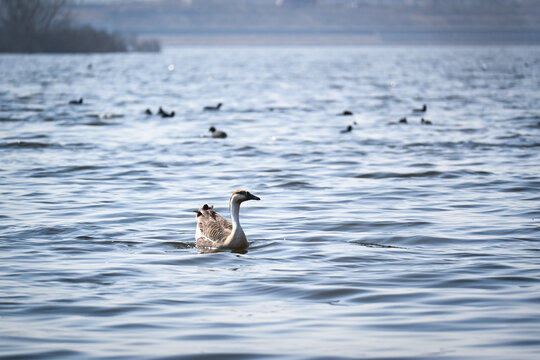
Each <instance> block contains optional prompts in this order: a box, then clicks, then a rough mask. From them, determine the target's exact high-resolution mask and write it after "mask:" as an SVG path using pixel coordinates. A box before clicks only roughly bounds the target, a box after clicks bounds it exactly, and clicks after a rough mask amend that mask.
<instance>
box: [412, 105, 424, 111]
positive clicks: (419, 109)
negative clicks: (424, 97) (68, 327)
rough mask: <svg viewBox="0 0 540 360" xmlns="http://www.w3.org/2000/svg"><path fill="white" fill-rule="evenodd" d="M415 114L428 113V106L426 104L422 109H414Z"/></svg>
mask: <svg viewBox="0 0 540 360" xmlns="http://www.w3.org/2000/svg"><path fill="white" fill-rule="evenodd" d="M413 111H414V112H426V111H427V105H426V104H424V106H422V107H421V108H420V109H413Z"/></svg>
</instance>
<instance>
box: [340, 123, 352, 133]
mask: <svg viewBox="0 0 540 360" xmlns="http://www.w3.org/2000/svg"><path fill="white" fill-rule="evenodd" d="M351 131H353V127H352V125H349V126H347V127H346V128H345V129H343V130H341V131H340V133H342V134H345V133H348V132H351Z"/></svg>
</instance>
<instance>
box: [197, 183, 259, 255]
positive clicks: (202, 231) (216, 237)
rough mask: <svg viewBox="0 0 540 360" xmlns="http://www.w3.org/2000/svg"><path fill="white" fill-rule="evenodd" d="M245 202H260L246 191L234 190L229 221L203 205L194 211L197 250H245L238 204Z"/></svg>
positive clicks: (212, 207) (245, 244) (246, 245)
mask: <svg viewBox="0 0 540 360" xmlns="http://www.w3.org/2000/svg"><path fill="white" fill-rule="evenodd" d="M247 200H260V198H259V197H257V196H255V195H253V194H251V193H250V192H249V191H246V190H236V191H234V192H233V193H232V195H231V199H230V200H229V210H230V212H231V220H232V222H231V221H229V220H227V219H225V218H224V217H223V216H221V215H220V214H218V213H217V212H215V211H214V206H213V205H212V206H209V205H207V204H204V205H203V206H202V207H201V208H200V209H199V210H196V211H195V212H196V217H197V229H196V231H195V239H196V241H197V247H199V248H217V249H221V248H229V249H241V248H247V247H248V246H249V243H248V242H247V238H246V234H244V230H243V229H242V226H240V204H242V203H243V202H244V201H247Z"/></svg>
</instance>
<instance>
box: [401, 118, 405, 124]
mask: <svg viewBox="0 0 540 360" xmlns="http://www.w3.org/2000/svg"><path fill="white" fill-rule="evenodd" d="M399 123H400V124H406V123H407V118H401V119H399Z"/></svg>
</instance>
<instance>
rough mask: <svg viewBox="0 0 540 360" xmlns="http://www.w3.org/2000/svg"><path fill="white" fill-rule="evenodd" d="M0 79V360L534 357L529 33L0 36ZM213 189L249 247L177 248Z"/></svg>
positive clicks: (534, 112)
mask: <svg viewBox="0 0 540 360" xmlns="http://www.w3.org/2000/svg"><path fill="white" fill-rule="evenodd" d="M0 79H1V80H0V194H1V197H0V204H1V205H0V259H1V260H0V359H35V358H39V359H163V360H164V359H167V360H170V359H197V360H202V359H306V360H307V359H309V360H323V359H359V358H370V359H390V358H391V359H432V358H437V359H464V358H466V359H486V358H489V359H510V358H512V359H538V358H539V357H540V281H539V280H540V252H539V249H540V246H539V245H540V243H539V239H540V231H539V230H540V220H539V218H540V192H539V190H540V156H539V153H540V124H539V123H540V96H539V94H540V48H538V47H506V48H504V47H503V48H497V47H480V48H473V47H471V48H457V47H456V48H454V47H448V48H435V47H425V48H412V47H410V48H408V47H403V48H347V47H335V48H333V47H325V48H315V47H314V48H309V47H306V48H294V47H291V48H279V47H268V48H264V47H263V48H242V47H238V48H235V47H230V48H218V47H216V48H212V47H209V48H176V49H175V48H169V49H165V51H164V52H163V53H161V54H127V55H126V54H117V55H0ZM80 97H82V98H83V99H84V101H83V104H81V105H69V104H68V102H69V100H72V99H78V98H80ZM218 102H222V103H223V107H222V108H221V110H220V111H215V112H209V111H203V110H202V109H203V107H204V106H206V105H214V104H216V103H218ZM423 104H427V107H428V109H427V112H426V113H414V112H413V111H412V109H414V108H419V107H421V106H422V105H423ZM159 106H162V107H163V108H164V109H165V110H166V111H175V117H173V118H161V117H159V116H156V115H153V116H148V115H145V114H144V110H145V109H146V108H151V110H152V111H153V112H154V113H155V112H156V111H157V109H158V107H159ZM344 110H350V111H351V112H353V113H354V115H353V116H339V115H338V114H339V113H341V112H342V111H344ZM403 117H406V118H407V120H408V123H407V124H403V123H399V119H401V118H403ZM422 117H424V118H425V119H429V120H430V121H431V122H432V125H422V124H421V123H420V119H421V118H422ZM353 122H356V125H354V129H353V131H352V132H349V133H341V130H343V129H345V128H346V127H347V126H348V125H350V124H353ZM212 125H213V126H216V127H217V128H218V129H220V130H224V131H226V132H227V133H228V137H227V138H226V139H212V138H210V137H208V134H209V133H208V131H207V130H208V128H209V127H210V126H212ZM235 189H246V190H249V191H250V192H252V193H253V194H255V195H258V196H260V197H261V199H262V200H261V201H251V202H246V203H244V204H243V205H242V209H241V212H240V217H241V222H242V225H243V228H244V230H245V232H246V234H247V236H248V239H249V241H250V242H251V245H250V247H249V248H248V249H247V252H245V251H244V252H231V251H219V252H209V251H199V249H197V248H196V247H195V239H194V236H195V214H194V213H193V212H192V210H194V209H197V208H199V207H200V206H202V205H203V204H205V203H209V204H214V205H215V209H216V210H217V211H218V212H220V213H221V214H223V215H225V216H226V217H229V214H228V200H229V197H230V194H231V193H232V191H234V190H235Z"/></svg>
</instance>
